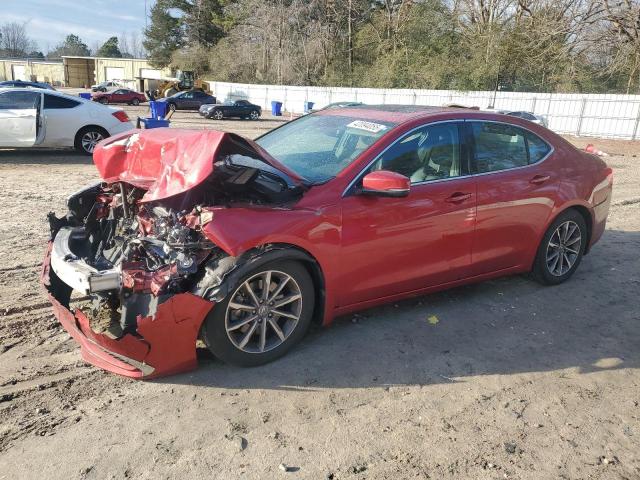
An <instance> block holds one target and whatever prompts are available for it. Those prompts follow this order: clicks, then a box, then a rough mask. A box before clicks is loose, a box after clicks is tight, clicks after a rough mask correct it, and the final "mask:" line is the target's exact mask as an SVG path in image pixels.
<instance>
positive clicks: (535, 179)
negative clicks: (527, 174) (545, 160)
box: [529, 175, 551, 185]
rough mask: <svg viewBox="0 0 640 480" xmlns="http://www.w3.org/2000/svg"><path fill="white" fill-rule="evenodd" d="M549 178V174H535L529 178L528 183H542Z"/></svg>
mask: <svg viewBox="0 0 640 480" xmlns="http://www.w3.org/2000/svg"><path fill="white" fill-rule="evenodd" d="M549 178H551V177H550V176H549V175H536V176H535V177H533V178H532V179H531V180H529V183H533V184H534V185H542V184H543V183H544V182H546V181H547V180H549Z"/></svg>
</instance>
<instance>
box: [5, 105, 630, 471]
mask: <svg viewBox="0 0 640 480" xmlns="http://www.w3.org/2000/svg"><path fill="white" fill-rule="evenodd" d="M126 109H127V111H128V113H129V115H130V116H131V117H135V116H137V115H142V114H143V113H144V112H145V111H146V109H145V108H144V107H139V108H133V107H127V108H126ZM279 124H280V122H279V121H278V120H274V119H266V120H261V121H259V122H248V121H240V120H229V121H221V122H216V121H207V120H202V119H201V118H200V117H199V116H198V115H197V114H195V113H183V112H178V113H177V114H176V115H175V117H174V123H173V126H177V127H188V128H219V129H222V130H228V131H233V132H236V133H239V134H242V135H246V136H249V137H255V136H257V135H258V134H260V133H261V132H264V131H266V130H269V129H271V128H273V127H275V126H277V125H279ZM572 140H573V141H574V142H575V143H576V144H578V145H579V146H584V145H585V144H586V143H595V144H596V146H597V147H598V148H600V149H602V150H604V151H607V152H610V153H611V154H612V155H611V156H610V157H607V162H608V163H609V164H610V165H611V166H612V167H613V168H614V170H615V195H614V201H613V205H612V209H611V213H610V217H609V224H608V229H607V232H606V233H605V235H604V237H603V239H602V240H601V242H600V243H599V244H598V245H597V246H596V247H595V248H594V249H593V251H592V252H591V254H589V255H588V256H587V257H586V258H585V259H584V261H583V263H582V264H581V266H580V268H579V269H578V271H577V273H576V275H575V276H574V277H573V279H572V280H571V281H569V282H568V283H565V284H563V285H561V286H558V287H548V288H544V287H541V286H539V285H538V284H536V283H534V282H533V281H531V280H529V279H528V278H526V277H519V276H516V277H510V278H505V279H501V280H496V281H491V282H485V283H480V284H477V285H472V286H467V287H463V288H457V289H454V290H450V291H447V292H443V293H439V294H435V295H429V296H425V297H423V298H421V299H417V300H415V299H414V300H411V301H406V302H401V303H398V304H395V305H393V304H392V305H388V306H386V307H382V308H377V309H373V310H368V311H365V312H362V313H361V314H360V315H357V316H354V317H347V318H343V319H340V320H338V321H337V323H335V324H334V325H333V326H332V327H330V328H327V329H317V330H315V331H312V332H311V334H310V335H309V336H308V337H307V338H306V339H305V340H304V341H303V342H302V344H301V345H300V346H299V347H298V348H296V349H295V350H294V351H292V352H291V353H290V354H289V355H287V356H286V357H285V358H283V359H281V360H279V361H277V362H275V363H272V364H269V365H266V366H264V367H259V368H254V369H239V368H235V367H229V366H226V365H223V364H221V363H220V362H218V361H216V360H215V359H213V358H212V357H211V356H210V355H208V354H207V352H205V351H202V352H200V354H201V355H200V356H201V362H200V363H201V365H200V368H199V369H198V370H197V371H195V372H192V373H189V374H184V375H176V376H172V377H169V378H164V379H159V380H156V381H150V382H136V381H130V380H127V379H123V378H120V377H117V376H115V375H112V374H109V373H105V372H102V371H100V370H98V369H95V368H93V367H91V366H88V365H86V364H85V363H84V362H83V361H82V360H81V359H80V356H79V350H78V348H77V346H76V344H75V343H74V342H73V341H72V340H70V338H69V336H68V335H67V334H66V333H65V332H64V331H63V330H62V329H61V328H60V327H59V325H58V324H57V322H56V321H55V319H54V317H53V315H52V314H51V312H50V309H49V307H48V304H47V302H46V301H45V298H44V295H43V292H42V290H41V288H40V286H39V284H38V274H39V268H40V262H41V257H42V254H43V252H44V246H45V242H46V239H47V226H46V222H45V216H46V214H47V212H48V211H49V210H55V211H57V212H59V213H60V212H62V211H63V209H64V203H65V198H66V196H67V195H68V194H69V193H70V192H72V191H74V190H75V189H77V188H79V187H81V186H83V185H85V184H87V183H89V182H91V181H92V180H94V179H95V178H96V170H95V168H94V167H93V165H92V163H91V161H90V160H89V159H87V158H85V157H82V156H79V155H77V154H75V153H73V152H69V151H38V150H31V151H19V152H18V151H0V185H1V187H2V188H0V205H1V207H0V479H16V478H20V479H21V478H48V479H80V478H87V479H94V478H95V479H121V478H137V479H154V480H155V479H165V478H167V479H173V478H175V479H184V478H205V477H206V478H220V479H229V478H239V477H242V478H256V479H265V478H280V477H281V478H297V479H302V478H304V479H324V478H333V479H344V478H354V479H364V478H369V479H399V478H422V479H427V478H431V479H439V478H451V479H453V478H456V479H459V478H473V479H499V478H500V479H501V478H507V479H511V478H514V479H516V478H517V479H536V480H539V479H546V478H563V479H578V478H580V479H587V478H597V479H600V478H606V479H609V478H610V479H638V478H640V302H638V297H639V294H640V257H639V252H640V143H633V142H613V141H604V140H596V141H594V140H593V139H572ZM434 315H435V316H436V317H437V319H438V322H437V323H435V324H434V322H429V321H428V318H429V317H430V316H434ZM281 464H284V465H286V466H287V470H288V471H286V472H285V471H283V469H282V468H281V467H280V465H281Z"/></svg>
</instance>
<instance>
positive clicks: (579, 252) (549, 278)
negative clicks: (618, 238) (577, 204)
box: [532, 209, 588, 285]
mask: <svg viewBox="0 0 640 480" xmlns="http://www.w3.org/2000/svg"><path fill="white" fill-rule="evenodd" d="M587 240H588V236H587V225H586V223H585V221H584V218H583V217H582V215H580V213H578V212H577V211H576V210H573V209H570V210H567V211H565V212H563V213H561V214H560V215H559V216H558V218H556V219H555V220H554V222H553V223H552V224H551V225H550V226H549V228H548V229H547V231H546V233H545V234H544V237H543V238H542V242H540V246H539V247H538V252H537V254H536V259H535V262H534V265H533V272H532V273H533V276H534V278H535V279H536V280H537V281H538V282H540V283H542V284H543V285H558V284H560V283H562V282H564V281H566V280H568V279H569V278H570V277H571V276H572V275H573V273H574V272H575V271H576V269H577V268H578V265H580V262H581V261H582V257H583V256H584V252H585V249H586V247H587Z"/></svg>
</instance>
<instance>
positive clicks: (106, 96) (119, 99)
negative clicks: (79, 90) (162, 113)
mask: <svg viewBox="0 0 640 480" xmlns="http://www.w3.org/2000/svg"><path fill="white" fill-rule="evenodd" d="M121 90H122V89H118V90H114V91H113V92H96V93H93V94H92V95H91V99H92V100H93V101H95V102H99V101H101V100H102V101H105V100H106V101H107V103H131V102H133V101H134V100H136V99H137V100H138V102H140V103H143V102H146V101H147V97H145V96H144V93H139V92H134V91H133V90H125V93H117V94H116V93H115V92H117V91H121Z"/></svg>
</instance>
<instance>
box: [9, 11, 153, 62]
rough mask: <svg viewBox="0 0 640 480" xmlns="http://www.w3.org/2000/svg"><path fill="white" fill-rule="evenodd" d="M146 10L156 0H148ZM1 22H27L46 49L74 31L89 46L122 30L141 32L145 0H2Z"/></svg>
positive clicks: (41, 46)
mask: <svg viewBox="0 0 640 480" xmlns="http://www.w3.org/2000/svg"><path fill="white" fill-rule="evenodd" d="M146 3H147V10H149V9H150V8H151V5H153V3H154V0H147V2H146ZM0 4H2V5H1V8H2V14H0V23H5V22H14V21H15V22H20V23H22V22H27V33H28V35H29V37H31V38H32V39H34V40H35V41H36V42H38V45H39V46H40V50H42V51H43V52H45V53H46V51H47V50H49V49H53V48H54V47H55V46H56V45H57V44H58V43H60V42H61V41H62V40H63V39H64V37H66V36H67V35H68V34H70V33H73V34H76V35H78V36H79V37H80V38H81V39H82V41H84V43H86V44H87V45H88V46H89V48H92V49H93V48H94V46H95V45H96V44H97V43H102V42H104V41H105V40H106V39H107V38H109V37H112V36H119V35H121V34H122V33H123V32H127V33H129V32H133V31H135V32H140V33H141V32H142V29H143V28H144V26H145V11H144V8H145V1H144V0H2V1H0Z"/></svg>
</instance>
